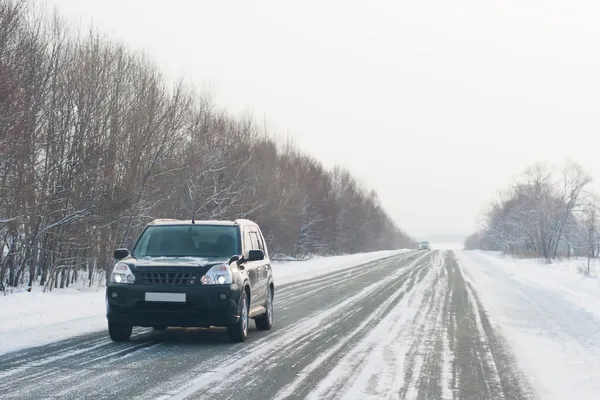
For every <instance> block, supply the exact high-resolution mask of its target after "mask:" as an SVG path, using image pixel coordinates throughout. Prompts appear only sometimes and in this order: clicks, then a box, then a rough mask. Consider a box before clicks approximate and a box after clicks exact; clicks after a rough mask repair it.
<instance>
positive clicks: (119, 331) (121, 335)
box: [108, 322, 133, 342]
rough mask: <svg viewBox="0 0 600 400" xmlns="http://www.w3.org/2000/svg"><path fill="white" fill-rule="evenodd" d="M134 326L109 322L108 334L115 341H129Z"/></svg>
mask: <svg viewBox="0 0 600 400" xmlns="http://www.w3.org/2000/svg"><path fill="white" fill-rule="evenodd" d="M132 330H133V327H132V326H130V325H125V324H120V323H115V322H109V323H108V334H109V335H110V338H111V339H112V341H113V342H128V341H129V339H130V338H131V331H132Z"/></svg>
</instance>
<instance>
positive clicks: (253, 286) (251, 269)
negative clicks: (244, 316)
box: [243, 227, 262, 309]
mask: <svg viewBox="0 0 600 400" xmlns="http://www.w3.org/2000/svg"><path fill="white" fill-rule="evenodd" d="M252 241H253V240H252V231H251V229H250V228H249V227H246V228H244V240H243V242H244V243H243V251H244V257H248V253H249V252H250V250H254V246H255V245H256V244H255V243H253V242H252ZM244 271H245V272H246V274H247V275H248V280H249V281H250V291H251V292H252V296H251V299H250V303H251V304H250V309H252V308H253V307H256V306H257V305H262V303H259V302H258V301H257V299H256V296H257V294H259V292H260V278H259V276H258V264H257V262H256V261H246V262H244Z"/></svg>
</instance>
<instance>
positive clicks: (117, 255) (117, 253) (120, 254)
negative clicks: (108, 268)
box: [114, 249, 129, 260]
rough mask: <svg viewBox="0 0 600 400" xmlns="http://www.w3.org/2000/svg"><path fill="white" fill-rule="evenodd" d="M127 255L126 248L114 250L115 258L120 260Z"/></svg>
mask: <svg viewBox="0 0 600 400" xmlns="http://www.w3.org/2000/svg"><path fill="white" fill-rule="evenodd" d="M128 255H129V251H128V250H127V249H116V250H115V254H114V257H115V260H122V259H124V258H125V257H127V256H128Z"/></svg>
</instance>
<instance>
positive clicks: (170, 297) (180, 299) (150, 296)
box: [146, 293, 185, 303]
mask: <svg viewBox="0 0 600 400" xmlns="http://www.w3.org/2000/svg"><path fill="white" fill-rule="evenodd" d="M146 301H164V302H170V303H185V293H146Z"/></svg>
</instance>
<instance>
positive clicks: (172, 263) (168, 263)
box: [121, 257, 229, 269]
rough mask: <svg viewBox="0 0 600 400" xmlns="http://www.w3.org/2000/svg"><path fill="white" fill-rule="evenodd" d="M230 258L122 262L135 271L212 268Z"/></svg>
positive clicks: (174, 258) (127, 260)
mask: <svg viewBox="0 0 600 400" xmlns="http://www.w3.org/2000/svg"><path fill="white" fill-rule="evenodd" d="M228 261H229V259H228V258H203V257H143V258H134V257H127V258H125V259H123V260H122V261H121V262H123V263H126V264H129V265H130V266H131V267H133V268H135V269H147V268H148V269H151V268H153V267H163V268H164V267H173V268H198V267H210V266H213V265H217V264H223V263H226V262H228Z"/></svg>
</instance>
